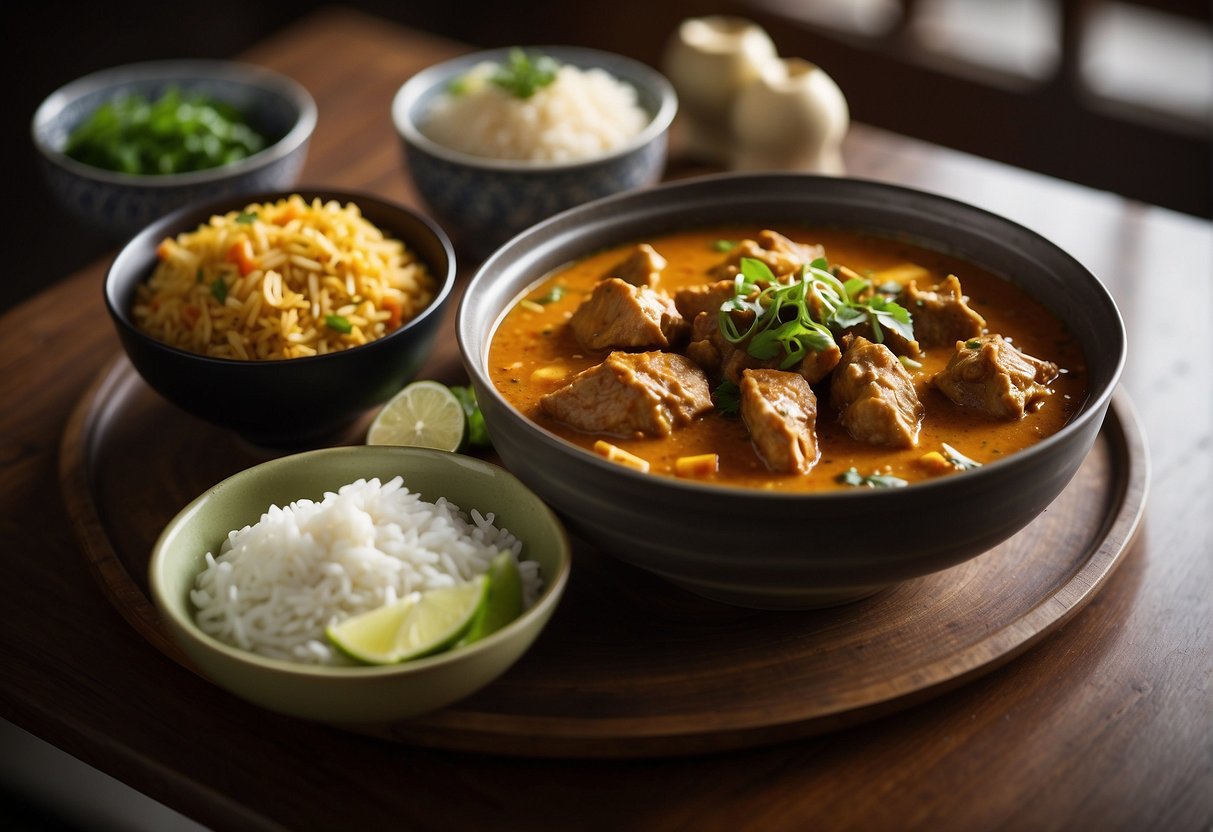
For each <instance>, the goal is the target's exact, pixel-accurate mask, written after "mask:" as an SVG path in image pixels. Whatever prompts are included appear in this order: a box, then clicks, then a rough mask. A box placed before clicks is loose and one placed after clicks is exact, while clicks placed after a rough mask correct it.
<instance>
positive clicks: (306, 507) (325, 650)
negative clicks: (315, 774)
mask: <svg viewBox="0 0 1213 832" xmlns="http://www.w3.org/2000/svg"><path fill="white" fill-rule="evenodd" d="M493 519H494V515H492V514H487V515H482V514H481V513H480V512H478V511H476V510H472V511H471V512H470V514H464V513H463V512H461V511H460V510H459V508H458V507H457V506H455V505H453V504H451V503H450V502H448V501H447V500H446V499H445V498H439V499H438V500H437V501H436V502H434V503H429V502H426V501H424V500H422V499H421V498H420V496H419V495H418V494H415V493H412V492H410V491H409V490H408V489H407V488H405V487H404V484H403V481H402V479H401V478H400V477H396V478H394V479H392V480H390V481H389V482H387V483H385V484H382V485H381V484H380V482H379V480H378V479H370V480H358V481H357V482H354V483H350V484H349V485H345V486H342V487H341V488H340V489H338V490H337V492H336V493H335V494H334V493H331V492H330V493H326V494H325V495H324V498H323V499H322V500H321V501H320V502H314V501H312V500H299V501H297V502H294V503H291V504H290V505H288V506H286V507H285V508H279V507H278V506H271V507H270V509H269V510H268V511H267V512H265V514H263V515H262V517H261V520H260V521H259V522H258V523H256V524H255V525H252V526H246V527H244V528H243V529H240V530H239V531H233V532H230V533H229V534H228V537H227V540H225V541H224V543H223V546H222V548H221V549H220V554H219V556H218V557H215V556H214V555H213V554H212V553H210V552H208V553H207V555H206V567H205V568H204V569H203V570H202V572H201V573H200V574H199V575H198V577H197V579H196V581H195V588H194V589H193V590H192V591H191V593H190V598H191V600H192V601H193V603H194V606H195V607H196V609H197V621H198V625H199V627H201V628H202V630H203V631H204V632H206V633H208V634H209V635H211V636H214V637H215V638H217V639H219V640H221V641H223V642H226V643H228V644H231V645H234V646H236V647H240V648H242V649H245V650H249V651H252V652H254V653H259V654H261V655H263V656H268V657H271V658H276V659H286V660H289V661H296V662H306V663H312V664H336V663H340V662H341V661H342V660H341V659H340V658H339V654H338V653H337V651H335V650H334V649H333V648H332V647H331V646H330V645H329V644H328V643H327V642H326V640H325V636H324V630H325V627H327V626H328V625H329V624H330V623H332V622H336V621H340V620H343V619H345V618H347V617H349V616H351V615H356V614H358V613H363V612H367V611H369V610H372V609H375V608H377V607H379V606H382V605H384V604H389V603H392V602H394V601H396V600H397V599H400V598H404V597H405V596H407V595H409V594H410V593H421V592H424V591H425V590H429V589H435V588H438V587H444V586H453V585H456V584H459V583H464V582H467V581H470V580H472V579H473V578H474V577H476V576H477V575H480V574H483V573H484V572H487V571H488V568H489V563H490V561H491V560H492V559H493V558H494V557H495V556H496V555H497V554H498V553H499V552H500V551H501V550H508V551H510V552H512V553H513V554H514V557H515V558H518V556H519V554H520V552H521V551H522V543H521V541H519V540H518V539H517V538H515V537H514V536H513V535H512V534H510V532H509V531H508V530H507V529H499V528H497V527H496V526H494V525H493ZM519 571H520V572H521V574H522V584H523V602H524V605H525V606H530V604H532V603H533V602H534V601H535V599H536V598H537V597H538V595H539V590H540V588H541V579H540V576H539V565H538V564H537V563H535V562H534V561H519Z"/></svg>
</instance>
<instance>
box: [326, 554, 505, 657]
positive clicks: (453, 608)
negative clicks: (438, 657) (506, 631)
mask: <svg viewBox="0 0 1213 832" xmlns="http://www.w3.org/2000/svg"><path fill="white" fill-rule="evenodd" d="M487 587H488V581H487V579H486V578H485V577H484V576H483V575H479V576H477V577H476V578H474V579H473V580H472V581H470V582H468V583H466V584H460V585H459V586H452V587H442V588H441V589H431V590H429V591H428V592H425V593H423V594H422V595H421V597H420V598H417V599H415V600H414V598H412V597H410V598H406V599H404V600H403V601H397V602H396V603H394V604H387V605H385V606H382V607H379V608H378V609H374V610H371V611H370V612H365V613H362V614H361V615H354V616H350V617H349V618H347V619H345V620H344V621H341V622H339V623H337V624H334V625H331V626H329V627H328V629H326V630H325V633H326V635H328V637H329V640H330V641H332V642H333V644H335V645H336V646H337V648H338V649H340V650H341V652H343V653H345V654H346V655H347V656H349V657H350V658H353V659H356V660H358V661H360V662H365V663H367V664H396V663H398V662H405V661H408V660H409V659H417V658H421V657H422V656H429V655H432V654H434V653H440V652H442V651H443V650H446V649H447V648H449V647H451V646H452V645H454V644H455V643H456V642H458V641H459V639H460V638H462V637H463V635H464V634H465V633H467V631H468V628H469V627H470V626H471V624H472V621H473V619H474V618H476V616H477V614H478V613H479V611H480V608H481V607H482V606H484V604H485V600H486V595H487V593H486V591H485V590H486V589H487Z"/></svg>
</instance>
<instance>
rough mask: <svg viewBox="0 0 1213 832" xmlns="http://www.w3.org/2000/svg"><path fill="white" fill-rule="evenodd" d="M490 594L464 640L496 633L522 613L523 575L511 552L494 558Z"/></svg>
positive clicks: (490, 577)
mask: <svg viewBox="0 0 1213 832" xmlns="http://www.w3.org/2000/svg"><path fill="white" fill-rule="evenodd" d="M488 576H489V589H488V597H487V598H486V599H485V602H484V604H483V605H482V606H481V607H480V611H479V612H478V613H477V614H476V617H475V619H473V621H472V626H471V628H470V629H469V630H468V632H467V635H466V636H464V637H463V641H462V643H463V644H471V643H472V642H473V641H479V640H480V639H482V638H484V637H485V636H489V635H492V634H493V633H495V632H497V631H498V630H500V629H501V628H502V627H504V626H505V625H507V624H509V623H510V622H511V621H513V620H514V619H515V618H517V617H518V616H520V615H522V575H521V574H519V572H518V562H517V561H516V560H514V556H513V555H512V554H511V553H509V552H502V553H501V554H499V555H498V556H497V557H495V558H493V562H492V564H491V565H490V566H489V571H488Z"/></svg>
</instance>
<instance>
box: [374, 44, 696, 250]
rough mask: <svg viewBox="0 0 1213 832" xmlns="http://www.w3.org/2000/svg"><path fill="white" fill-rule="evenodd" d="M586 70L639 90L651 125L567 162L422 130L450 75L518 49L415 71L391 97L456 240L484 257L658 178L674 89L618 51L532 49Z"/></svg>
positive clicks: (425, 189)
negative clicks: (443, 140)
mask: <svg viewBox="0 0 1213 832" xmlns="http://www.w3.org/2000/svg"><path fill="white" fill-rule="evenodd" d="M526 51H527V53H528V54H534V53H542V54H544V55H548V56H550V57H552V58H555V59H556V60H557V61H559V62H561V63H566V64H571V65H573V66H576V67H580V68H582V69H589V68H592V67H599V68H602V69H604V70H606V71H607V72H609V73H610V74H611V75H613V76H615V77H616V78H618V79H620V80H621V81H624V82H625V83H627V84H630V85H631V86H632V87H634V88H635V90H636V93H637V101H638V103H639V104H640V106H641V107H642V108H644V110H645V111H646V112H647V113H648V114H649V116H650V121H649V123H648V125H647V126H646V127H645V128H644V130H643V131H642V132H641V133H640V134H639V135H637V136H636V137H635V138H633V139H632V140H631V141H629V142H627V143H626V144H624V145H623V146H621V147H620V148H619V149H617V150H615V151H613V152H611V153H608V154H606V155H603V156H596V157H594V158H590V159H585V160H581V161H574V162H566V163H548V162H521V161H504V160H498V159H490V158H487V157H483V156H471V155H468V154H466V153H461V152H459V151H456V150H452V149H450V148H448V147H443V146H442V145H440V144H438V143H436V142H434V141H432V140H431V139H430V138H428V137H427V136H426V135H425V133H423V132H422V129H421V126H422V125H423V124H424V122H425V119H426V116H427V114H428V112H429V108H430V107H431V106H432V105H433V103H434V99H435V98H436V97H437V96H440V95H442V94H443V93H444V92H445V91H446V90H447V89H448V87H449V86H450V84H451V82H452V81H454V80H455V79H457V78H459V77H461V76H462V75H464V74H465V73H466V72H467V71H468V70H470V69H471V68H472V67H474V66H476V65H477V64H479V63H482V62H485V61H491V62H497V63H501V62H503V61H505V60H506V59H507V58H508V57H509V53H510V50H509V49H492V50H488V51H485V52H476V53H473V54H471V55H464V56H462V57H459V58H455V59H453V60H450V61H445V62H443V63H440V64H436V65H434V66H431V67H429V68H427V69H425V70H422V71H421V72H419V73H417V74H416V75H414V76H413V77H412V78H410V79H409V80H408V81H406V82H405V83H404V85H403V86H402V87H401V88H400V90H399V91H398V92H397V93H396V97H395V98H394V99H393V101H392V122H393V123H394V124H395V126H396V132H397V133H398V134H399V136H400V141H401V145H402V148H403V152H404V158H405V164H406V166H407V168H408V171H409V175H410V176H411V177H412V180H413V184H414V185H415V186H416V188H417V191H418V193H420V195H421V197H422V199H424V200H425V202H426V205H427V206H428V207H429V209H430V212H431V213H433V215H434V216H435V217H436V218H437V219H438V221H439V222H441V223H442V225H443V227H444V228H446V229H447V230H448V231H449V232H450V233H451V235H452V236H453V237H454V238H455V241H456V243H457V244H458V245H459V246H460V247H461V249H465V250H467V251H469V252H472V253H474V254H479V255H484V254H488V253H489V252H491V251H492V250H493V249H494V248H496V247H497V246H498V245H499V244H501V243H503V242H505V241H506V240H508V239H509V238H510V237H512V236H513V235H514V234H516V233H518V232H519V231H522V230H523V229H524V228H527V227H528V226H530V225H533V224H534V223H537V222H539V221H540V220H543V219H547V218H548V217H550V216H552V215H553V214H555V213H557V212H559V211H563V210H565V209H566V208H572V207H573V206H576V205H581V204H584V203H586V202H589V201H591V200H593V199H596V198H599V197H604V196H608V195H610V194H615V193H619V192H621V191H627V190H630V189H632V188H637V187H641V186H645V185H652V184H654V183H656V182H657V181H658V180H660V179H661V174H662V171H663V170H664V168H665V160H666V144H667V134H668V132H669V127H670V123H671V122H672V121H673V119H674V114H675V112H676V111H677V109H678V99H677V96H676V95H675V94H674V88H673V87H672V86H671V85H670V82H669V81H667V80H666V79H665V77H664V76H662V75H661V74H660V73H658V72H657V71H656V70H654V69H652V68H650V67H648V66H646V65H645V64H642V63H640V62H639V61H634V60H632V59H631V58H625V57H623V56H622V55H615V54H612V53H609V52H600V51H598V50H595V49H583V48H580V47H571V46H537V47H527V49H526Z"/></svg>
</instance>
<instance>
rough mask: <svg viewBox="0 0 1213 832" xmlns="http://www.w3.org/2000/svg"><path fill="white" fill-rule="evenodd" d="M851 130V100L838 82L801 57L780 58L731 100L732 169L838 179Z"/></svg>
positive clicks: (769, 64)
mask: <svg viewBox="0 0 1213 832" xmlns="http://www.w3.org/2000/svg"><path fill="white" fill-rule="evenodd" d="M849 127H850V112H849V110H848V108H847V101H846V98H845V97H843V94H842V90H840V89H839V88H838V85H837V84H836V83H834V79H832V78H831V77H830V76H829V75H827V74H826V73H825V72H824V71H823V70H822V69H821V68H820V67H818V66H817V65H815V64H812V63H810V62H808V61H805V60H802V59H800V58H788V59H783V60H776V61H774V62H771V63H768V64H767V65H766V66H765V67H764V70H763V72H762V74H761V75H760V76H759V77H758V78H756V79H754V80H753V81H751V82H750V83H749V84H747V85H745V86H744V87H743V88H742V89H740V90H739V91H738V93H737V96H736V98H735V100H734V101H733V106H732V108H731V110H730V129H731V133H732V136H733V139H734V145H733V154H732V158H731V165H732V167H733V168H735V169H737V170H800V171H806V172H810V173H823V174H830V175H840V174H842V173H843V172H844V167H843V161H842V152H841V144H842V140H843V138H844V137H845V136H846V133H847V129H848V128H849Z"/></svg>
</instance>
